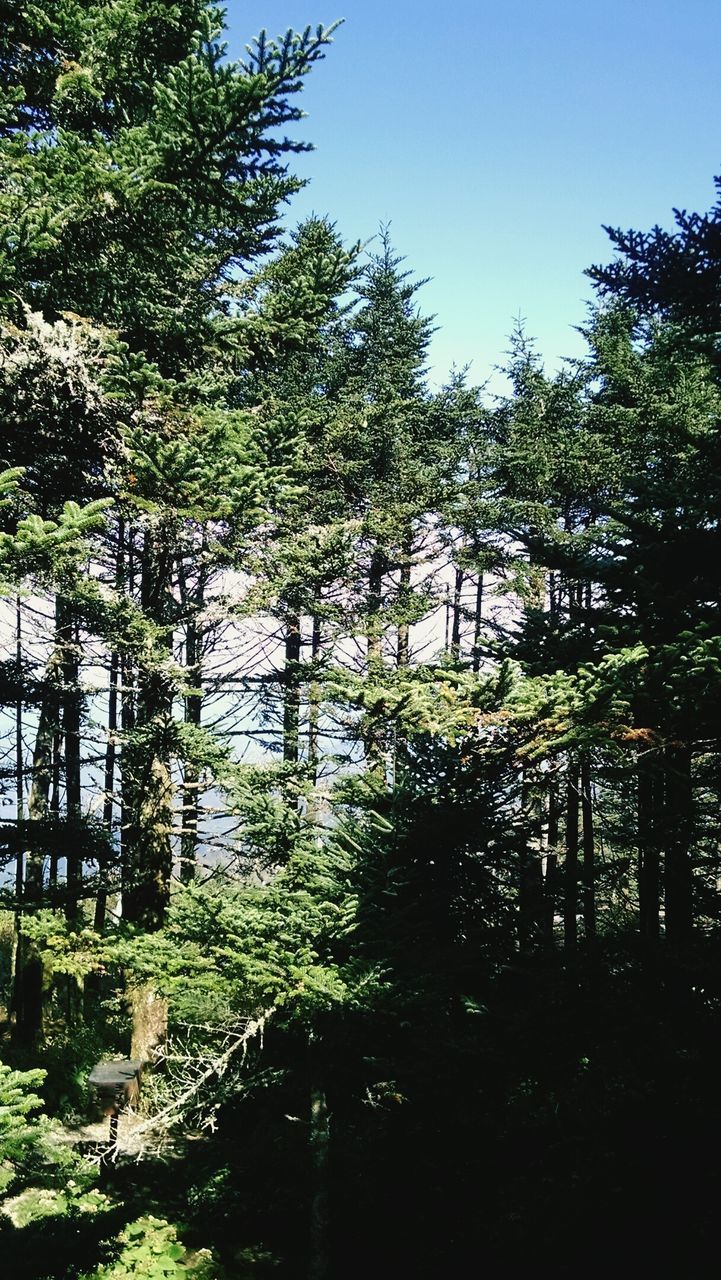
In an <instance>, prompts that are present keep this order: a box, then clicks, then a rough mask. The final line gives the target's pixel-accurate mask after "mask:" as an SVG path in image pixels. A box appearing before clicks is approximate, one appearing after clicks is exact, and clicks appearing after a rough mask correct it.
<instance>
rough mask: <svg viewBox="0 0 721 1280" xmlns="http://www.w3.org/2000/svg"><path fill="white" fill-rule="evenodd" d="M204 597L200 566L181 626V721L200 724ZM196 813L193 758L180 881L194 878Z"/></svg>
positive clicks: (186, 785)
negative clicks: (183, 675)
mask: <svg viewBox="0 0 721 1280" xmlns="http://www.w3.org/2000/svg"><path fill="white" fill-rule="evenodd" d="M204 600H205V581H204V573H203V570H202V569H201V572H200V576H199V579H198V584H197V590H196V592H195V599H194V600H193V601H192V612H191V614H190V616H189V617H188V622H187V625H186V630H185V669H186V679H187V681H188V692H187V694H186V696H185V709H184V715H185V723H186V724H190V725H194V726H195V727H196V728H199V727H200V722H201V716H202V708H203V675H202V670H201V665H200V659H201V650H200V642H201V635H200V632H199V630H198V612H199V611H200V610H201V609H202V607H203V603H204ZM199 815H200V770H199V769H198V766H197V764H196V763H195V761H194V760H186V762H185V765H184V767H183V817H182V823H181V827H182V830H181V837H180V878H181V880H182V881H183V883H184V884H190V882H191V881H192V880H194V879H195V872H196V864H197V857H198V823H199Z"/></svg>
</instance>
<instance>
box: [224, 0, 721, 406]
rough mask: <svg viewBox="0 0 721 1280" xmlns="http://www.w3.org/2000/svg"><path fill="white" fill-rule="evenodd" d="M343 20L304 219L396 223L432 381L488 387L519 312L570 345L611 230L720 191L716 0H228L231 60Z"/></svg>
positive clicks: (559, 353)
mask: <svg viewBox="0 0 721 1280" xmlns="http://www.w3.org/2000/svg"><path fill="white" fill-rule="evenodd" d="M329 4H331V5H335V7H331V8H328V5H329ZM338 17H343V18H345V20H346V21H345V24H344V26H342V27H341V29H340V30H339V31H338V33H337V36H336V39H335V42H334V44H333V46H332V48H331V49H330V51H329V54H328V57H327V59H326V61H325V62H323V63H321V64H320V65H319V66H318V67H317V68H316V69H315V71H314V72H313V75H312V78H311V80H310V81H309V83H308V87H307V91H306V93H305V94H304V107H305V110H306V111H307V112H308V116H309V118H308V119H307V120H306V121H305V122H304V126H303V136H305V137H306V138H307V139H308V140H309V141H311V142H313V143H314V144H315V147H316V150H315V151H314V152H313V153H312V154H311V155H310V156H308V157H306V158H303V159H302V160H301V161H300V164H299V166H298V171H299V172H302V174H303V175H304V176H307V177H308V178H310V180H311V181H310V184H309V186H308V188H307V189H306V190H305V191H304V192H303V193H302V194H301V195H300V196H299V197H298V198H297V200H296V202H295V205H294V211H293V220H294V221H295V220H297V219H299V218H301V217H303V216H304V215H306V214H308V213H310V212H312V211H314V212H317V213H321V214H326V213H327V214H329V215H330V216H331V217H332V218H333V219H334V220H335V221H336V222H337V223H338V226H339V228H340V229H341V231H342V233H343V234H344V236H345V237H346V238H347V239H348V240H355V239H367V238H369V237H370V236H372V235H373V234H374V232H375V231H376V229H377V227H378V224H379V222H381V221H387V222H390V223H391V233H392V237H393V240H394V242H395V244H396V245H397V247H398V249H399V251H400V252H402V253H404V254H405V255H406V257H407V259H408V265H409V266H410V267H411V268H412V269H413V271H414V272H415V273H416V274H417V275H419V276H430V277H432V279H431V281H430V282H429V284H428V285H427V286H426V287H425V289H424V291H423V295H422V301H423V306H424V309H425V310H427V311H430V312H435V314H436V316H437V324H438V325H439V326H440V331H439V332H438V333H437V334H436V336H435V338H434V341H433V349H432V360H433V370H432V372H433V376H434V379H435V380H442V378H443V377H444V376H445V374H446V372H447V370H448V368H449V367H450V366H451V365H452V364H453V363H455V364H457V365H463V364H467V363H471V366H472V367H471V376H472V378H473V380H474V381H476V382H482V381H484V380H485V379H486V378H487V377H488V376H489V374H491V372H492V370H493V368H494V366H495V365H497V364H498V363H499V362H500V361H502V359H503V352H504V351H505V349H506V345H507V343H506V338H507V334H508V332H509V331H510V329H511V327H512V324H513V319H514V317H515V316H518V315H519V314H521V315H523V316H524V317H525V318H526V321H527V328H528V331H529V332H530V333H532V334H533V335H535V337H536V338H537V342H538V346H539V349H540V351H541V352H542V354H543V356H544V358H545V359H546V361H547V363H548V365H549V366H551V367H555V366H557V364H558V362H559V361H560V359H561V358H562V357H563V356H565V355H574V354H576V353H578V352H579V351H580V350H581V347H582V343H581V340H580V338H579V336H578V335H577V334H576V333H575V332H574V329H573V326H574V325H577V324H579V323H581V322H582V321H583V318H584V314H585V301H584V300H585V299H586V298H588V296H589V295H590V288H589V284H588V281H586V280H585V278H584V276H583V270H584V267H586V266H588V265H589V264H591V263H592V262H597V261H603V260H606V259H607V258H608V257H609V252H608V248H607V241H606V238H605V236H604V233H603V231H602V229H601V225H602V224H603V223H610V224H612V225H617V224H620V225H622V226H624V227H629V226H634V227H638V228H640V229H641V228H648V227H650V226H652V225H653V224H654V223H660V224H661V225H671V223H672V209H673V207H674V206H681V207H685V208H688V209H698V210H705V209H707V208H708V207H709V206H710V205H711V203H712V202H713V199H714V190H713V183H712V178H713V175H714V174H715V173H717V172H721V129H720V128H719V125H720V124H721V111H720V108H721V77H720V76H719V54H720V53H721V39H720V37H721V3H719V0H685V4H684V5H683V6H682V5H681V4H680V3H679V0H493V2H490V0H477V3H473V2H472V0H447V2H446V3H445V4H444V3H433V2H432V0H415V2H413V0H386V3H382V2H381V0H337V4H336V0H231V2H230V4H229V5H228V22H229V27H230V52H231V53H238V52H240V51H241V50H242V48H243V45H244V44H245V43H246V41H247V40H248V39H249V38H250V37H251V36H252V35H254V34H255V33H257V31H258V30H259V29H260V28H261V27H265V28H267V29H268V30H269V32H270V33H271V34H276V33H277V32H279V31H283V30H285V29H286V28H287V27H289V26H292V27H295V28H296V29H297V28H299V27H304V26H306V25H307V24H308V23H309V22H310V23H312V24H314V25H315V24H316V23H318V22H320V21H323V22H330V21H332V20H333V19H335V18H338Z"/></svg>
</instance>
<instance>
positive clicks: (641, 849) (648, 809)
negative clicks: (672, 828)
mask: <svg viewBox="0 0 721 1280" xmlns="http://www.w3.org/2000/svg"><path fill="white" fill-rule="evenodd" d="M662 795H663V779H662V775H661V773H660V770H659V769H658V767H657V762H656V760H655V759H654V756H653V755H652V754H651V753H650V752H646V753H644V755H642V756H641V757H640V758H639V761H638V905H639V929H640V933H641V937H642V938H643V939H644V940H645V942H646V943H654V942H657V941H658V935H659V910H660V876H659V843H658V830H659V821H660V817H661V809H662Z"/></svg>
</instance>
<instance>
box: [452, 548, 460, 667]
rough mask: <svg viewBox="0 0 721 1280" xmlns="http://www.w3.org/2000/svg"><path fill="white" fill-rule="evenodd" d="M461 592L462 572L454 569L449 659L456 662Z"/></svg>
mask: <svg viewBox="0 0 721 1280" xmlns="http://www.w3.org/2000/svg"><path fill="white" fill-rule="evenodd" d="M462 592H463V570H462V569H456V578H455V582H454V585H453V626H452V629H451V657H452V658H453V659H454V661H455V662H458V661H459V660H460V657H461V595H462Z"/></svg>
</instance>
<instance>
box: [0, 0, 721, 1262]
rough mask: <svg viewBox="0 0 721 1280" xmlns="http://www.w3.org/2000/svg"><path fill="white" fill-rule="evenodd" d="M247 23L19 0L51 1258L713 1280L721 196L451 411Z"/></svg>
mask: <svg viewBox="0 0 721 1280" xmlns="http://www.w3.org/2000/svg"><path fill="white" fill-rule="evenodd" d="M225 28H226V17H225V14H224V11H223V10H221V9H220V8H218V7H217V6H216V5H214V4H209V3H205V2H204V0H177V2H173V3H165V2H164V0H47V2H46V3H45V4H44V5H43V6H36V5H34V4H30V3H26V2H25V0H6V2H5V3H0V642H1V644H2V650H1V652H0V742H1V744H2V764H1V765H0V787H1V788H2V804H3V812H2V821H1V822H0V909H1V910H0V1003H1V1005H2V1009H1V1012H2V1025H1V1026H0V1036H1V1038H0V1211H1V1212H0V1245H1V1246H2V1248H3V1250H4V1256H5V1257H7V1258H8V1259H9V1260H10V1268H11V1269H10V1272H9V1274H11V1275H12V1276H13V1280H23V1277H27V1280H30V1278H33V1280H43V1278H45V1277H59V1278H62V1280H123V1278H124V1277H130V1276H148V1277H151V1276H156V1275H157V1276H178V1277H180V1276H194V1277H197V1278H198V1280H201V1278H205V1280H224V1278H226V1280H235V1278H238V1280H243V1278H245V1277H251V1276H252V1277H259V1278H262V1277H265V1276H278V1277H281V1276H288V1277H296V1278H297V1277H298V1276H301V1275H304V1276H305V1275H307V1276H309V1277H310V1278H311V1280H331V1278H332V1277H338V1278H339V1280H340V1276H341V1275H342V1276H343V1277H344V1280H353V1277H356V1276H357V1277H359V1278H360V1277H361V1276H363V1277H367V1276H370V1275H376V1276H385V1275H388V1276H405V1275H408V1276H411V1275H413V1276H419V1277H420V1276H434V1277H439V1280H440V1278H441V1277H447V1276H456V1275H458V1276H461V1275H464V1274H468V1272H467V1271H466V1261H467V1259H468V1258H469V1257H470V1258H474V1259H476V1260H477V1263H478V1265H479V1266H480V1265H481V1264H482V1265H485V1266H486V1267H487V1268H489V1269H490V1274H499V1275H500V1274H504V1275H506V1274H508V1275H513V1274H516V1272H517V1271H518V1273H519V1274H520V1272H521V1269H523V1268H525V1266H527V1265H529V1264H530V1262H531V1260H534V1261H535V1265H538V1266H540V1267H541V1269H542V1270H543V1268H544V1266H549V1267H550V1266H551V1265H552V1266H553V1269H554V1270H555V1271H557V1272H558V1273H560V1274H566V1273H568V1274H570V1272H571V1271H574V1272H577V1271H578V1269H579V1267H580V1266H582V1267H584V1268H585V1270H586V1272H587V1273H588V1274H592V1273H593V1271H592V1268H591V1270H589V1267H590V1266H591V1264H590V1263H589V1257H590V1258H591V1259H595V1260H596V1262H597V1264H598V1266H599V1268H602V1267H607V1266H609V1265H611V1264H612V1263H613V1262H614V1259H617V1257H618V1254H619V1251H621V1250H623V1251H624V1257H625V1259H626V1263H627V1265H628V1267H629V1270H631V1269H634V1268H635V1267H636V1266H639V1265H644V1266H647V1267H654V1266H657V1265H661V1261H662V1260H664V1259H667V1258H668V1257H670V1256H672V1255H673V1254H674V1251H675V1250H679V1251H680V1254H681V1255H682V1256H683V1257H684V1258H685V1265H686V1266H687V1267H688V1266H689V1265H690V1261H689V1260H690V1259H692V1257H693V1256H695V1253H694V1251H695V1250H698V1252H699V1256H701V1255H702V1252H703V1249H704V1247H706V1246H709V1245H710V1244H711V1241H712V1239H713V1235H712V1232H713V1224H714V1212H715V1198H716V1196H717V1188H716V1185H715V1183H714V1182H713V1181H712V1180H710V1179H706V1178H705V1177H704V1176H703V1168H704V1149H705V1144H706V1143H707V1142H708V1141H709V1135H711V1138H712V1137H713V1134H714V1133H715V1130H716V1127H718V1126H719V1125H721V1110H719V1103H718V1090H717V1087H716V1085H715V1077H716V1074H717V1068H718V1052H719V1050H718V1003H719V999H720V998H721V986H720V983H719V975H720V970H719V963H718V959H719V951H718V948H719V926H720V923H721V897H720V896H719V890H720V887H721V851H720V846H719V836H720V830H719V816H718V815H719V807H720V801H721V744H720V737H721V724H720V722H719V707H721V530H720V526H719V511H720V510H721V425H720V423H721V348H720V346H719V334H720V333H721V324H720V323H719V314H718V312H719V298H720V297H721V292H720V289H719V283H720V278H721V277H720V273H721V230H720V229H721V202H720V203H718V204H717V205H716V206H715V207H714V208H713V209H712V210H711V211H710V212H709V213H707V214H703V215H701V214H687V213H683V214H679V215H678V216H677V224H676V227H675V229H674V231H673V232H664V231H661V230H659V229H658V228H655V229H653V230H651V231H636V230H630V231H627V232H623V231H621V230H614V229H609V235H610V242H609V251H608V253H609V259H610V261H609V262H608V263H606V264H602V265H597V266H593V267H590V268H589V272H588V274H589V277H590V279H591V281H592V282H593V284H594V288H595V300H594V302H593V304H592V305H591V306H590V307H589V311H588V316H587V320H586V324H585V327H584V340H585V344H586V349H585V353H584V355H583V356H582V357H580V358H575V359H573V360H568V361H566V362H565V363H564V365H563V367H562V369H561V371H560V372H557V373H550V372H548V371H547V370H546V369H545V368H544V364H543V361H542V360H541V358H540V356H539V355H538V354H537V351H536V348H535V345H534V342H533V340H532V338H531V337H530V336H529V335H528V334H527V333H526V332H525V330H524V328H523V326H522V325H519V326H518V327H517V328H516V329H515V331H514V332H513V333H512V335H511V337H510V340H509V346H510V350H509V353H508V361H507V365H506V369H505V374H506V378H507V390H506V391H505V392H504V393H503V394H495V395H492V394H491V393H490V392H489V391H488V389H487V388H484V387H476V386H474V385H472V384H471V382H470V380H469V377H468V376H467V375H466V374H463V373H459V372H454V373H453V374H452V375H451V376H450V377H449V378H448V380H447V382H446V384H445V385H443V386H441V387H436V386H433V385H432V383H431V381H430V379H429V377H428V362H429V344H430V342H431V338H432V334H433V331H434V326H435V324H436V323H437V322H436V318H435V317H433V316H430V315H427V314H426V311H425V309H424V302H423V280H422V279H421V278H419V277H418V276H417V275H416V271H415V264H408V263H407V262H406V260H405V258H404V256H403V246H402V245H398V246H397V245H396V244H395V243H394V242H393V239H392V237H391V234H390V230H389V229H388V228H386V227H382V228H381V229H380V231H378V232H376V229H375V228H369V229H368V240H367V242H364V243H362V244H360V243H350V242H348V241H347V240H346V239H345V238H344V235H343V231H342V228H339V227H338V226H337V225H336V223H335V222H334V221H333V220H332V217H330V216H329V217H321V216H312V217H309V218H307V219H305V220H303V221H300V222H299V223H295V222H294V221H293V216H292V210H293V197H294V195H295V194H296V193H297V192H298V191H299V189H300V187H301V185H302V181H301V179H300V178H299V177H297V176H295V174H294V159H295V157H296V156H297V155H298V154H299V153H300V152H301V151H302V150H304V149H305V148H306V147H307V146H308V145H309V143H308V142H306V141H303V140H300V141H299V140H298V138H297V134H298V131H300V132H301V133H302V132H303V129H304V128H305V125H304V124H303V113H302V110H301V106H300V103H301V101H302V92H303V87H304V85H305V83H306V80H307V77H308V76H309V75H311V74H313V75H316V74H318V75H322V68H320V67H318V66H317V64H319V63H320V62H322V60H323V58H324V57H325V56H326V54H328V56H331V57H332V51H330V45H331V43H332V39H333V34H334V31H335V27H334V26H331V27H323V26H319V27H317V28H315V27H308V28H307V29H306V30H304V31H302V32H300V33H295V32H293V31H289V32H288V34H287V35H286V36H285V37H284V38H279V39H277V40H271V39H269V38H268V37H267V36H266V35H265V33H262V34H261V35H259V36H258V38H257V39H256V40H255V41H254V42H253V43H252V44H251V45H250V46H249V48H248V52H247V55H246V56H245V57H244V58H243V59H241V60H237V61H233V60H232V59H230V58H229V56H228V52H227V47H226V44H225ZM717 185H719V188H720V189H721V180H719V179H717ZM418 265H419V267H420V269H421V270H422V268H423V264H422V263H421V264H418ZM117 1061H126V1062H131V1063H133V1064H137V1069H138V1073H139V1077H140V1086H139V1092H137V1094H135V1093H133V1094H132V1095H130V1096H129V1097H128V1095H124V1096H123V1097H122V1098H121V1099H120V1100H119V1102H120V1103H122V1106H121V1108H120V1116H119V1118H116V1117H113V1123H112V1124H111V1126H110V1130H109V1129H108V1121H107V1118H105V1119H104V1118H103V1117H102V1115H101V1110H102V1108H100V1107H99V1103H98V1098H97V1096H95V1094H94V1093H93V1090H92V1087H91V1085H90V1084H89V1076H90V1074H91V1072H92V1070H93V1068H94V1067H96V1066H97V1064H98V1063H100V1062H104V1063H108V1062H109V1063H113V1062H117ZM128 1101H129V1103H130V1105H125V1104H126V1103H128ZM114 1106H115V1102H113V1103H112V1106H111V1107H110V1110H112V1109H113V1107H114ZM673 1166H675V1167H676V1172H675V1173H674V1172H673V1168H672V1167H673ZM679 1169H680V1170H682V1172H678V1170H679ZM559 1205H560V1206H561V1208H560V1209H559ZM690 1224H693V1238H692V1240H689V1231H690V1230H691V1225H690ZM594 1265H595V1264H594Z"/></svg>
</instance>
